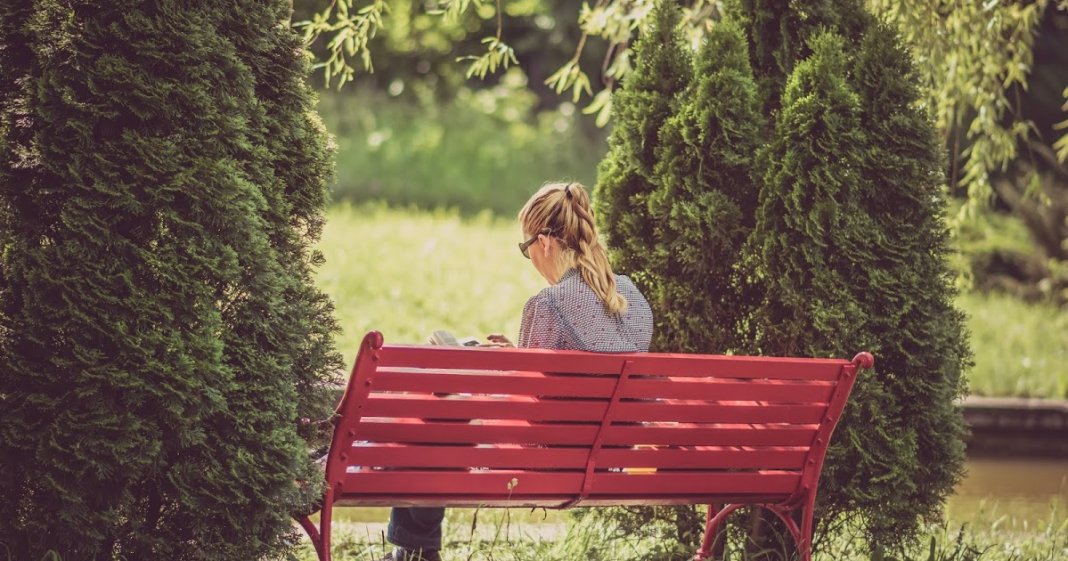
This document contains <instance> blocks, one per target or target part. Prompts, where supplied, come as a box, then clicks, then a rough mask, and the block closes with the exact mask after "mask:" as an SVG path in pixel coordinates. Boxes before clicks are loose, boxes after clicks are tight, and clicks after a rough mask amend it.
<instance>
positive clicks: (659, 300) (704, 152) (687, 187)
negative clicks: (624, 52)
mask: <svg viewBox="0 0 1068 561" xmlns="http://www.w3.org/2000/svg"><path fill="white" fill-rule="evenodd" d="M693 76H694V79H693V81H692V82H691V83H690V84H689V85H688V87H687V88H686V89H685V90H684V91H683V92H682V94H681V97H680V102H679V105H678V109H677V111H676V113H675V114H674V115H673V116H672V117H671V118H670V119H669V120H668V121H667V122H666V123H665V125H664V127H663V128H662V130H661V134H660V144H659V145H658V147H657V163H656V168H655V170H656V176H655V177H656V180H657V182H656V189H655V190H654V191H653V192H652V193H651V194H650V196H649V209H650V217H651V218H652V220H653V225H654V227H653V231H654V233H655V235H654V237H653V243H652V244H651V245H650V246H648V247H647V248H646V252H647V253H648V255H649V258H650V263H649V269H648V274H649V276H650V279H651V282H650V283H649V284H650V290H649V292H648V293H647V294H646V297H648V298H649V299H650V303H651V304H652V307H653V310H654V317H655V318H656V322H657V325H656V329H654V344H653V347H654V348H655V349H657V350H662V351H668V352H703V353H725V352H728V351H732V352H737V351H739V350H740V349H741V348H742V347H743V346H744V343H743V342H742V341H741V339H740V336H739V334H738V332H737V326H738V323H739V321H740V319H741V318H742V317H744V316H745V313H746V309H747V302H746V301H745V299H744V298H743V295H742V294H741V289H740V287H741V286H742V285H741V283H740V282H739V279H738V278H736V277H737V276H738V275H739V274H740V272H739V271H737V270H736V267H737V265H739V263H740V257H741V255H742V251H741V250H742V247H743V246H744V244H745V239H746V237H747V236H748V234H749V231H750V230H751V229H752V225H753V217H754V212H755V207H756V197H757V189H756V187H755V185H754V182H753V181H752V177H751V165H752V160H753V154H754V153H755V152H756V150H757V148H758V146H759V140H760V134H761V131H762V130H763V128H764V126H763V116H762V115H761V113H760V100H759V96H758V94H757V90H756V84H755V83H754V81H753V74H752V71H751V70H750V68H749V58H748V49H747V46H746V39H745V35H744V33H743V32H742V30H741V28H740V27H739V26H738V24H737V23H735V22H734V21H732V20H724V21H721V22H720V23H718V24H717V25H716V27H715V28H714V29H712V30H711V31H710V32H709V33H708V35H707V36H706V38H705V40H704V42H703V44H702V46H701V48H700V50H699V51H698V52H697V53H696V55H695V57H694V69H693ZM695 293H696V294H701V295H703V296H702V297H696V298H695V297H694V295H695Z"/></svg>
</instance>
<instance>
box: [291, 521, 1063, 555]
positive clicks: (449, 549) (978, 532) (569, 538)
mask: <svg viewBox="0 0 1068 561" xmlns="http://www.w3.org/2000/svg"><path fill="white" fill-rule="evenodd" d="M454 512H456V511H449V519H448V521H447V524H446V526H445V535H444V540H443V543H444V549H443V552H442V557H443V558H444V559H445V560H446V561H461V560H463V561H573V560H576V559H586V560H590V561H609V560H611V561H668V560H672V561H678V560H681V559H689V557H688V556H689V555H692V553H693V551H689V550H676V549H673V546H672V545H671V544H673V543H674V541H673V540H672V539H670V536H669V535H666V534H664V533H662V532H660V531H658V530H657V529H653V530H650V531H645V532H643V533H642V535H633V534H622V533H620V532H619V531H618V530H617V529H616V528H614V527H612V526H611V525H609V524H608V523H606V522H605V521H604V520H601V519H591V518H584V519H581V520H578V521H574V522H573V523H569V524H554V525H553V529H552V532H549V533H546V532H539V531H538V530H537V528H536V527H532V526H530V525H518V524H515V523H513V522H512V521H510V520H508V517H509V516H514V514H512V515H509V514H508V512H507V511H505V510H504V509H496V510H488V511H480V513H479V516H478V520H477V521H475V523H472V522H471V521H470V520H471V518H470V515H469V514H467V515H465V516H467V517H468V519H467V520H464V521H458V520H456V519H454V517H453V513H454ZM518 512H522V511H518ZM1008 523H1011V519H1009V520H1008ZM1006 524H1007V522H1006V517H1004V516H1002V517H999V518H998V519H995V520H992V521H986V520H984V521H982V522H979V523H976V524H974V525H959V524H945V525H931V526H929V527H927V528H925V530H924V532H923V534H922V535H921V537H920V538H919V539H918V540H917V541H916V542H915V543H913V544H912V545H910V546H908V547H906V548H904V549H903V550H900V551H879V552H875V553H874V554H872V553H870V552H869V548H868V546H867V544H865V543H864V540H863V538H862V536H860V535H859V533H850V532H848V531H847V532H844V533H841V534H839V535H836V536H834V537H833V538H832V541H831V542H830V543H826V544H821V545H820V549H819V550H818V551H817V552H816V554H815V555H814V558H815V559H816V560H817V561H830V560H835V561H868V560H871V561H1063V559H1065V558H1068V557H1066V556H1068V523H1064V522H1061V523H1054V522H1052V521H1051V522H1048V523H1044V524H1040V525H1038V526H1037V527H1033V528H1031V530H1030V531H1029V532H1026V533H1020V532H1012V531H1008V532H1007V531H1005V530H1004V528H1003V527H1004V526H1005V525H1006ZM333 528H334V533H335V539H334V547H333V552H334V558H335V559H338V560H346V561H348V560H359V561H372V560H373V561H377V560H378V559H379V558H381V556H382V555H384V554H385V552H387V551H389V549H390V547H391V546H389V544H387V543H386V541H385V539H384V536H383V534H382V530H381V528H374V529H368V527H367V526H366V525H362V524H359V523H352V522H348V523H346V522H339V523H336V524H335V525H334V526H333ZM743 545H744V544H743V543H742V542H741V540H740V539H738V538H732V539H731V541H730V542H729V544H728V547H727V549H726V551H725V552H724V556H723V560H724V561H743V560H745V559H747V556H746V553H745V551H744V550H743V548H742V546H743ZM783 550H785V551H789V545H788V544H786V545H784V546H783ZM775 553H779V554H780V555H778V556H777V555H775ZM780 556H781V557H783V558H785V557H787V556H783V555H781V552H778V551H777V552H773V554H772V557H771V559H776V558H777V557H780ZM297 558H298V559H299V560H300V561H314V559H315V556H314V553H313V552H312V549H311V546H310V544H309V543H308V542H307V541H305V542H304V543H302V544H301V546H300V548H299V550H298V556H297Z"/></svg>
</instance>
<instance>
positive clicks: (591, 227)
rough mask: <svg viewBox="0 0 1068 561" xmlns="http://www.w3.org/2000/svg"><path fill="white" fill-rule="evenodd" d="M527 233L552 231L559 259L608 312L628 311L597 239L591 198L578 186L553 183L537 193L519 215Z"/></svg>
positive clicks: (605, 253) (602, 247)
mask: <svg viewBox="0 0 1068 561" xmlns="http://www.w3.org/2000/svg"><path fill="white" fill-rule="evenodd" d="M519 221H520V223H521V224H522V225H523V229H524V231H525V232H527V233H528V234H533V233H534V232H538V231H541V230H542V229H544V228H549V229H550V230H551V231H552V235H553V236H554V237H556V238H557V239H558V240H559V241H560V243H561V249H562V250H563V251H561V252H560V254H559V258H560V259H562V260H565V262H564V263H561V265H563V266H564V267H565V268H566V267H576V268H577V269H578V270H579V274H581V275H582V279H583V280H584V281H586V284H587V285H588V286H589V287H590V288H591V289H592V290H593V292H594V294H596V295H597V297H598V298H600V300H601V302H603V303H604V305H605V308H606V309H607V310H608V312H609V313H612V314H622V313H625V312H626V311H627V299H626V298H624V297H623V295H622V294H620V293H619V292H618V291H617V290H616V277H615V274H614V273H613V272H612V266H611V264H610V263H609V262H608V252H607V251H605V248H604V246H603V245H601V242H600V239H599V238H598V236H597V226H596V224H595V223H594V219H593V211H592V210H591V209H590V197H589V195H588V194H587V193H586V190H585V189H584V188H583V187H582V185H580V184H578V183H554V184H549V185H546V186H544V187H542V188H541V189H539V190H538V192H537V193H535V194H534V196H533V197H531V198H530V200H529V201H527V204H526V205H525V206H524V207H523V210H521V211H520V212H519Z"/></svg>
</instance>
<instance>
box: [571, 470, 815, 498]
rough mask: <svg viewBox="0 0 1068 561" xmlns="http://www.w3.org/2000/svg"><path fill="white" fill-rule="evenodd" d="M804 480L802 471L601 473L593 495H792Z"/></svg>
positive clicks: (597, 476)
mask: <svg viewBox="0 0 1068 561" xmlns="http://www.w3.org/2000/svg"><path fill="white" fill-rule="evenodd" d="M800 481H801V474H800V473H799V472H788V471H782V472H758V473H754V472H736V473H732V472H722V473H707V472H700V473H678V472H657V473H653V474H631V473H598V474H597V475H596V476H595V477H594V479H593V483H592V485H591V487H590V497H591V498H595V497H597V496H598V495H614V496H623V495H641V496H646V497H656V496H663V495H699V494H717V493H723V494H757V493H760V494H782V495H789V494H790V493H792V492H794V490H796V489H797V485H798V483H800Z"/></svg>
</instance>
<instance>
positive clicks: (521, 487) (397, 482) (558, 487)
mask: <svg viewBox="0 0 1068 561" xmlns="http://www.w3.org/2000/svg"><path fill="white" fill-rule="evenodd" d="M800 480H801V475H800V473H798V472H788V471H769V472H722V473H707V472H701V473H679V472H668V473H660V472H658V473H654V474H632V473H598V474H597V475H596V476H595V477H594V479H593V481H592V484H591V486H590V494H589V496H590V498H591V499H596V498H598V497H603V496H609V495H610V496H616V497H625V496H628V495H635V496H637V495H640V496H643V497H646V498H650V499H653V498H655V497H658V496H670V495H700V494H708V495H714V494H738V495H749V494H752V495H756V494H760V495H782V496H787V495H789V494H790V493H792V492H794V491H795V490H796V489H797V486H798V484H799V483H800ZM581 485H582V473H578V472H575V473H569V472H563V473H555V472H529V471H507V470H502V471H467V472H464V471H415V470H398V471H359V472H353V473H346V474H345V476H344V478H343V480H342V489H341V496H342V497H344V496H345V495H360V494H364V493H366V494H369V495H386V496H392V497H395V498H397V499H399V500H400V501H403V499H404V497H405V496H406V495H421V496H424V497H430V496H434V495H437V496H440V497H441V500H448V497H454V498H456V499H459V500H463V499H470V497H471V496H477V495H495V496H497V497H500V496H501V495H504V496H506V497H507V496H509V495H511V496H512V497H515V498H519V497H521V496H522V497H535V496H538V495H551V496H560V495H564V496H568V495H571V496H574V495H577V494H578V493H579V488H580V487H581ZM509 486H511V490H509ZM361 490H364V491H363V492H362V493H361ZM354 498H355V497H354Z"/></svg>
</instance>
